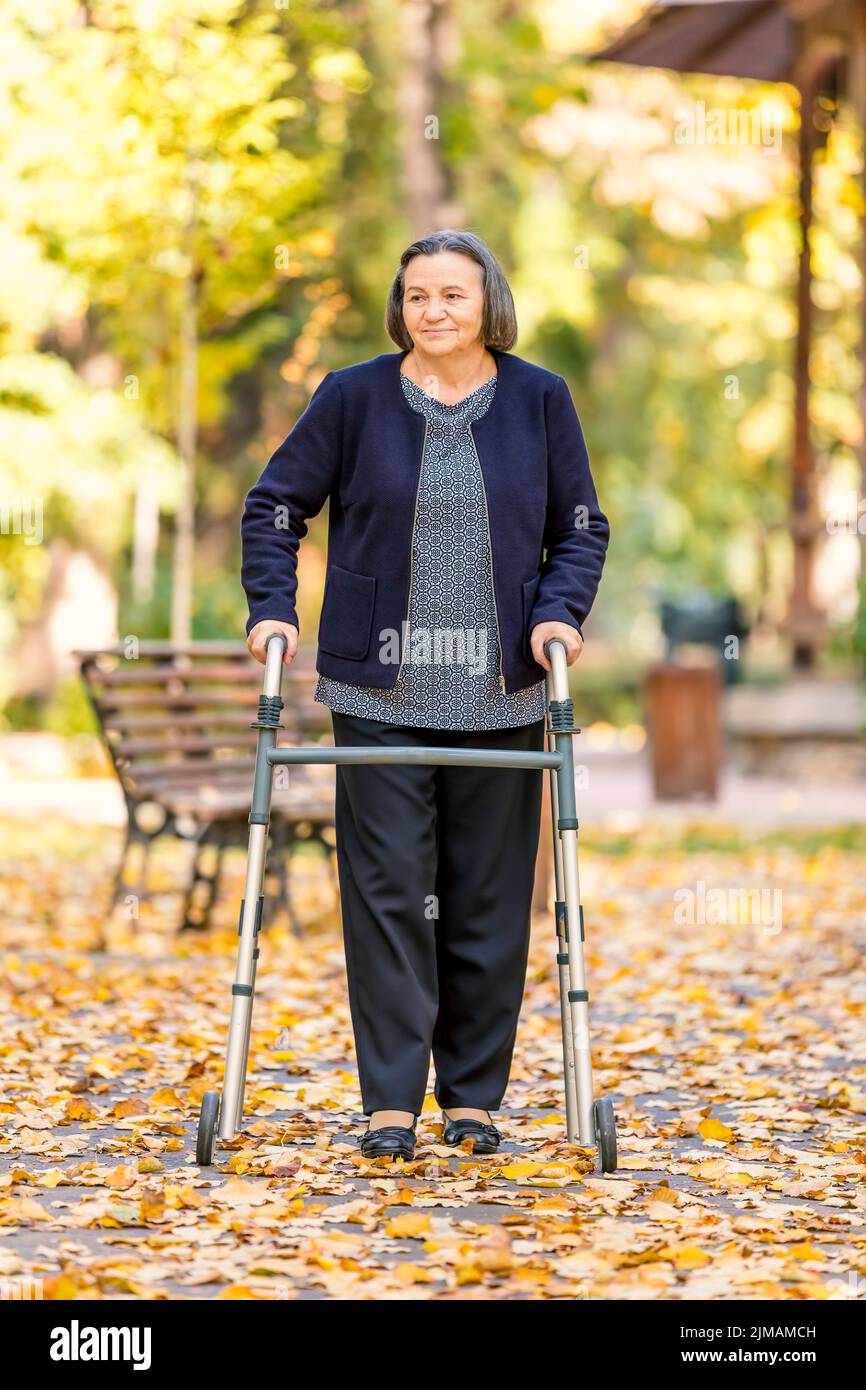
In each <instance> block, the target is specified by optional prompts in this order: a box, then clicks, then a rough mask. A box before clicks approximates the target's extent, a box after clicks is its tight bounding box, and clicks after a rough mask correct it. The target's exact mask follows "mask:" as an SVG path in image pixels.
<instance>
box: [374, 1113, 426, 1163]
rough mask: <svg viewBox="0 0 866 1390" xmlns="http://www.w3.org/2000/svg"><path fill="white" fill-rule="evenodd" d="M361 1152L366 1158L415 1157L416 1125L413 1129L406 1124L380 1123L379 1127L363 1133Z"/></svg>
mask: <svg viewBox="0 0 866 1390" xmlns="http://www.w3.org/2000/svg"><path fill="white" fill-rule="evenodd" d="M416 1123H417V1121H416ZM361 1153H362V1155H363V1157H364V1158H383V1157H384V1158H405V1159H407V1160H408V1159H411V1158H414V1157H415V1125H414V1124H413V1125H412V1128H411V1129H409V1128H408V1127H407V1126H405V1125H380V1126H379V1128H378V1129H368V1130H366V1131H365V1133H364V1134H362V1135H361Z"/></svg>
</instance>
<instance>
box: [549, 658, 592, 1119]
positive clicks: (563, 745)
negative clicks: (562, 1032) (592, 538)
mask: <svg viewBox="0 0 866 1390" xmlns="http://www.w3.org/2000/svg"><path fill="white" fill-rule="evenodd" d="M545 652H546V654H547V657H548V660H549V661H550V664H551V671H550V681H549V685H550V689H551V695H552V698H551V702H550V703H551V712H550V722H551V727H552V729H553V731H554V742H555V745H556V751H557V752H558V753H560V754H561V756H562V761H561V764H560V766H559V769H558V771H557V774H556V777H557V805H556V820H555V822H554V824H555V828H556V831H557V832H558V838H559V846H560V855H561V866H562V901H564V903H565V914H566V923H567V925H568V927H569V928H570V930H569V932H568V982H569V989H568V1001H569V1012H570V1015H571V1035H572V1049H573V1060H574V1069H575V1081H576V1091H577V1142H578V1143H580V1144H581V1145H594V1144H595V1125H594V1118H593V1086H592V1057H591V1053H590V1045H589V994H588V992H587V988H586V974H585V969H584V960H583V920H582V911H581V904H580V878H579V874H578V868H577V830H578V825H577V804H576V800H575V786H574V754H573V748H572V741H573V738H574V727H573V725H574V721H573V715H572V706H571V699H570V697H569V694H568V662H567V660H566V653H565V644H564V643H563V642H561V641H558V640H556V639H552V640H551V641H549V642H546V643H545ZM558 892H559V890H558V889H557V895H558ZM569 1137H571V1136H569Z"/></svg>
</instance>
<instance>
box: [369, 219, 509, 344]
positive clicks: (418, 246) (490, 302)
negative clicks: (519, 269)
mask: <svg viewBox="0 0 866 1390" xmlns="http://www.w3.org/2000/svg"><path fill="white" fill-rule="evenodd" d="M442 251H459V252H460V253H461V254H462V255H464V256H469V258H470V259H471V260H473V261H475V262H476V263H477V264H478V265H480V266H481V270H482V285H483V289H484V310H483V313H482V316H481V338H482V341H483V343H484V346H485V347H486V348H497V349H498V351H500V352H508V351H510V349H511V348H513V347H514V344H515V343H516V342H517V315H516V314H515V312H514V300H513V299H512V297H511V290H510V289H509V287H508V281H507V280H506V278H505V275H504V274H503V272H502V267H501V266H500V264H499V262H498V261H497V259H496V257H495V256H494V254H493V252H492V251H491V250H490V247H489V246H488V245H487V244H486V242H484V241H482V240H481V237H479V236H475V234H474V232H460V231H456V230H455V229H454V228H452V227H446V228H445V229H444V230H443V231H440V232H433V233H431V235H430V236H425V237H422V238H421V239H420V240H419V241H413V242H412V245H411V246H407V247H406V250H405V251H404V252H403V254H402V256H401V257H400V268H399V270H398V271H397V274H396V275H395V277H394V283H393V285H392V286H391V290H390V293H389V295H388V303H387V305H386V307H385V328H386V330H387V333H388V337H389V338H391V340H392V341H393V342H395V343H396V344H397V346H398V347H399V348H404V349H405V350H406V351H407V352H408V351H409V350H410V349H411V348H412V339H411V338H410V336H409V333H408V330H407V328H406V324H405V322H404V320H403V295H404V286H405V278H406V266H407V265H408V263H409V262H410V261H411V260H412V257H413V256H437V255H439V253H440V252H442Z"/></svg>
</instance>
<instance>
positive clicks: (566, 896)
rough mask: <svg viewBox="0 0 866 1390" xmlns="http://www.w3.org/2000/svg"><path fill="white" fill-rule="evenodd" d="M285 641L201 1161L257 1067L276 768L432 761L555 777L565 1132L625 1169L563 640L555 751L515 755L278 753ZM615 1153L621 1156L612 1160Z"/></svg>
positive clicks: (552, 692)
mask: <svg viewBox="0 0 866 1390" xmlns="http://www.w3.org/2000/svg"><path fill="white" fill-rule="evenodd" d="M285 649H286V639H285V637H284V636H283V634H282V633H273V634H272V635H271V636H270V637H269V638H268V639H267V643H266V661H265V674H264V682H263V688H262V694H261V696H260V698H259V712H258V719H257V720H256V721H255V723H254V724H253V726H252V727H253V728H255V729H257V730H258V739H257V744H256V761H255V774H254V780H253V795H252V807H251V810H250V816H249V825H250V833H249V847H248V852H247V867H246V879H245V884H244V897H243V901H242V902H241V911H240V923H239V926H238V935H239V938H240V940H239V944H238V954H237V965H236V969H235V980H234V984H233V985H232V1007H231V1019H230V1023H229V1031H228V1040H227V1044H226V1064H225V1076H224V1081H223V1090H222V1098H221V1099H220V1097H219V1095H218V1094H217V1093H216V1092H208V1093H207V1094H206V1095H205V1098H204V1101H203V1102H202V1114H201V1119H200V1122H199V1136H198V1148H197V1155H198V1159H199V1162H200V1163H203V1164H209V1163H210V1162H211V1160H212V1155H213V1147H214V1139H215V1121H216V1116H217V1115H218V1117H219V1118H218V1125H219V1138H220V1139H222V1140H223V1141H229V1140H231V1139H233V1138H234V1137H235V1135H236V1134H237V1132H238V1131H239V1130H240V1128H241V1125H242V1119H243V1105H244V1091H245V1087H246V1074H247V1064H248V1060H249V1048H250V1033H251V1028H252V1010H253V998H254V995H255V982H256V967H257V963H258V957H259V935H260V931H261V923H262V908H263V904H264V880H265V866H266V860H267V849H268V829H269V825H270V812H271V795H272V788H273V769H274V767H276V766H284V765H292V764H313V763H328V764H334V765H336V764H344V765H347V764H364V765H369V764H378V763H399V764H404V765H405V764H424V765H430V764H433V765H443V766H452V767H453V766H459V767H501V768H509V767H510V768H536V769H542V770H543V769H545V768H546V769H548V770H549V772H550V794H551V809H552V820H553V851H554V875H555V886H556V903H555V918H556V944H557V955H556V959H557V969H558V975H559V989H560V1014H561V1024H562V1055H563V1080H564V1089H565V1104H566V1132H567V1138H568V1140H569V1142H570V1143H573V1144H578V1145H581V1146H583V1147H586V1146H589V1147H592V1146H593V1145H594V1144H596V1143H598V1144H599V1148H600V1149H601V1148H602V1146H603V1141H604V1150H605V1151H604V1153H603V1159H604V1158H605V1154H606V1155H607V1161H606V1162H605V1163H604V1166H605V1169H606V1171H612V1170H613V1168H615V1166H616V1150H615V1138H614V1139H613V1148H612V1149H611V1148H610V1133H611V1130H612V1125H613V1114H612V1110H611V1109H610V1102H609V1101H607V1100H602V1101H599V1102H594V1101H593V1080H592V1062H591V1055H590V1044H589V995H588V993H587V989H586V975H585V968H584V958H583V940H584V931H583V909H582V907H581V903H580V880H579V875H578V866H577V830H578V823H577V815H576V804H575V783H574V759H573V752H572V741H573V738H574V735H575V734H577V733H579V732H580V730H579V729H576V728H575V727H574V725H573V718H572V702H571V700H570V699H569V696H568V669H567V661H566V649H565V644H564V643H563V642H562V641H561V639H559V638H553V639H551V640H550V641H548V642H546V643H545V647H544V650H545V653H546V654H547V656H548V659H549V661H550V664H551V669H550V670H549V671H548V672H547V707H548V708H547V714H548V724H547V730H546V732H547V736H548V749H547V751H546V752H540V753H534V752H525V753H523V752H516V751H512V750H508V749H483V748H426V747H410V748H395V747H390V748H351V747H342V748H335V747H323V746H319V745H313V746H305V747H291V746H285V747H278V746H277V729H279V728H281V727H282V726H281V724H280V721H279V716H280V710H281V709H282V706H283V701H282V697H281V686H282V671H283V656H284V653H285ZM599 1106H605V1107H607V1108H606V1109H605V1110H604V1112H603V1114H604V1117H605V1119H606V1123H605V1124H604V1125H602V1127H601V1130H600V1128H599V1113H600V1112H599V1110H598V1107H599ZM611 1154H612V1158H611Z"/></svg>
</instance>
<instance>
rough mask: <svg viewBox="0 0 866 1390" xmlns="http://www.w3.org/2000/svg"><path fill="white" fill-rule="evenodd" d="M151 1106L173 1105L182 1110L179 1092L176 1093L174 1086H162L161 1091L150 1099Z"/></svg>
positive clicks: (156, 1092)
mask: <svg viewBox="0 0 866 1390" xmlns="http://www.w3.org/2000/svg"><path fill="white" fill-rule="evenodd" d="M150 1104H151V1105H172V1106H177V1108H178V1109H180V1107H181V1100H180V1096H179V1095H178V1093H177V1091H175V1090H174V1088H173V1087H172V1086H160V1088H159V1090H158V1091H154V1093H153V1095H152V1096H151V1097H150Z"/></svg>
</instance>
